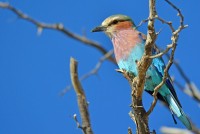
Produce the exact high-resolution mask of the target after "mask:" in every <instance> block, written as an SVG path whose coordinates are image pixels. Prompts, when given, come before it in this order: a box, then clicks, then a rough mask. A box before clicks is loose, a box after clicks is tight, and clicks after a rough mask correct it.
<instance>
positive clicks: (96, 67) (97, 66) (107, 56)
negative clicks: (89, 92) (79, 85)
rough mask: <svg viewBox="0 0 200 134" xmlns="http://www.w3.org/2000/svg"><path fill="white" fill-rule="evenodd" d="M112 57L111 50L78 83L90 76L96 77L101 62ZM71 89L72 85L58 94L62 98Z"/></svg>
mask: <svg viewBox="0 0 200 134" xmlns="http://www.w3.org/2000/svg"><path fill="white" fill-rule="evenodd" d="M112 55H113V49H112V50H110V51H108V52H107V53H106V54H105V55H103V56H102V57H101V58H100V59H99V61H98V62H97V63H96V65H95V67H94V68H93V69H92V70H90V71H89V72H88V73H86V74H84V75H83V76H81V78H80V81H81V82H82V81H83V80H86V79H87V78H89V77H90V76H92V75H96V74H97V73H98V71H99V69H100V68H101V66H102V64H103V62H104V61H105V60H107V59H108V58H109V57H111V56H112ZM71 88H72V85H68V86H67V87H66V88H65V89H63V90H62V91H61V92H60V95H61V96H63V95H65V94H66V92H67V91H69V90H70V89H71Z"/></svg>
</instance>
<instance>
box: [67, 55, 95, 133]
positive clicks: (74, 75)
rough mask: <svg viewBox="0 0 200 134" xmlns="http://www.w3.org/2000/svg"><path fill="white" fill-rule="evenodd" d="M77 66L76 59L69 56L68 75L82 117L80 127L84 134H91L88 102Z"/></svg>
mask: <svg viewBox="0 0 200 134" xmlns="http://www.w3.org/2000/svg"><path fill="white" fill-rule="evenodd" d="M77 68H78V63H77V61H76V60H75V59H74V58H71V59H70V76H71V81H72V85H73V87H74V90H75V92H76V95H77V101H78V106H79V111H80V115H81V119H82V125H81V127H80V128H81V129H82V130H83V133H84V134H93V132H92V128H91V123H90V117H89V111H88V104H87V101H86V96H85V93H84V90H83V88H82V86H81V83H80V81H79V79H78V71H77Z"/></svg>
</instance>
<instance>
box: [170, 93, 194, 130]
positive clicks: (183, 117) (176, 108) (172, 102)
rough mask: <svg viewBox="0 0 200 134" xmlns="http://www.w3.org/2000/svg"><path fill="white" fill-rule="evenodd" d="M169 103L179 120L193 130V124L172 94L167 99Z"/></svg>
mask: <svg viewBox="0 0 200 134" xmlns="http://www.w3.org/2000/svg"><path fill="white" fill-rule="evenodd" d="M166 100H167V103H168V105H169V108H170V110H172V112H173V113H174V114H175V115H176V116H177V117H178V118H179V120H180V121H181V122H182V123H183V124H184V125H185V126H186V127H187V128H188V129H189V130H191V129H192V126H191V123H190V121H189V119H188V117H187V116H186V114H185V113H184V112H183V110H182V108H181V106H180V105H179V104H178V102H177V101H176V99H175V98H174V96H173V95H172V94H169V95H167V97H166Z"/></svg>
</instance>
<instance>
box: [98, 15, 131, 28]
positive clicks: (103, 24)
mask: <svg viewBox="0 0 200 134" xmlns="http://www.w3.org/2000/svg"><path fill="white" fill-rule="evenodd" d="M114 20H131V19H130V18H129V17H128V16H126V15H112V16H110V17H108V18H106V19H105V20H104V21H103V22H102V23H101V25H102V26H106V25H108V24H110V23H111V22H112V21H114Z"/></svg>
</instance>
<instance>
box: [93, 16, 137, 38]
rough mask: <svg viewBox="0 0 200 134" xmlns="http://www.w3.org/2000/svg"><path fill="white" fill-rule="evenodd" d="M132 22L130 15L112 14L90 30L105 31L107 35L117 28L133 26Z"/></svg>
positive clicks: (110, 35)
mask: <svg viewBox="0 0 200 134" xmlns="http://www.w3.org/2000/svg"><path fill="white" fill-rule="evenodd" d="M134 26H135V25H134V22H133V21H132V20H131V18H130V17H128V16H126V15H120V14H118V15H112V16H110V17H108V18H106V19H105V20H104V21H103V22H102V23H101V25H100V26H98V27H96V28H94V29H93V30H92V32H101V31H103V32H105V33H106V34H107V35H108V36H109V37H112V35H113V34H114V33H115V32H117V31H118V30H125V29H130V28H133V27H134Z"/></svg>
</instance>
